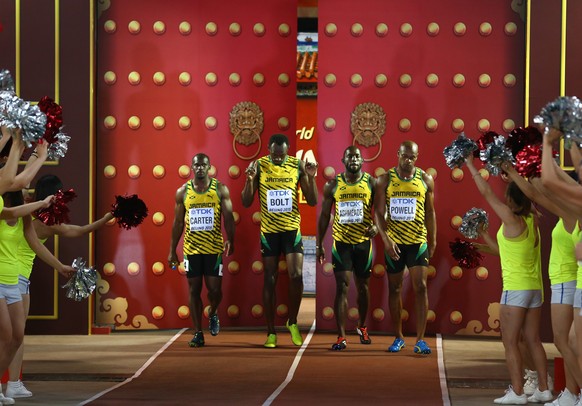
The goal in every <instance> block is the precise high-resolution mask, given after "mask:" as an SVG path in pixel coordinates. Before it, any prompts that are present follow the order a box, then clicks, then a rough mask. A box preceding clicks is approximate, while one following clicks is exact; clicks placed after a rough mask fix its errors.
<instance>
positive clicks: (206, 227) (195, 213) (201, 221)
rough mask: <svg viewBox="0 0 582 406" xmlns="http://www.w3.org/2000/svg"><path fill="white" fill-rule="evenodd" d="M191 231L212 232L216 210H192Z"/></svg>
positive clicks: (204, 208)
mask: <svg viewBox="0 0 582 406" xmlns="http://www.w3.org/2000/svg"><path fill="white" fill-rule="evenodd" d="M188 215H189V217H190V231H191V232H194V231H211V230H213V229H214V208H213V207H201V208H194V209H190V210H189V212H188Z"/></svg>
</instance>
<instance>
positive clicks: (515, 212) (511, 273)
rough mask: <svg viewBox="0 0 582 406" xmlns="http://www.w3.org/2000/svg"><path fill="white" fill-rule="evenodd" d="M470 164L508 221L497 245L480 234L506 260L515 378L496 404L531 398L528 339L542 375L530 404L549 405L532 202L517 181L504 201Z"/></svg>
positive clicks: (503, 317)
mask: <svg viewBox="0 0 582 406" xmlns="http://www.w3.org/2000/svg"><path fill="white" fill-rule="evenodd" d="M465 161H466V164H467V168H468V169H469V172H470V173H471V175H472V177H473V180H474V181H475V184H476V185H477V188H478V189H479V192H480V193H481V195H482V196H483V197H484V198H485V200H486V201H487V203H489V205H490V206H491V208H492V209H493V211H494V212H495V213H496V214H497V215H498V216H499V218H500V219H501V222H502V224H501V227H500V228H499V230H498V233H497V240H495V239H493V237H491V236H490V235H489V234H488V232H487V230H486V229H484V228H481V229H480V230H479V233H480V235H481V236H482V237H483V238H484V239H485V242H486V243H487V246H488V247H489V250H490V252H492V253H496V254H498V255H499V257H500V260H501V274H502V280H503V292H502V295H501V299H500V304H501V308H500V311H499V318H500V326H501V338H502V340H503V346H504V348H505V358H506V363H507V369H508V370H509V376H510V378H511V385H510V386H509V389H508V390H507V391H506V392H505V395H504V396H502V397H500V398H497V399H495V400H494V401H493V402H494V403H497V404H527V403H528V396H527V395H526V394H525V393H524V391H523V378H522V374H523V365H522V357H521V353H520V350H519V341H520V337H521V335H522V334H523V338H524V340H525V342H526V344H527V347H528V350H529V352H530V353H531V355H532V359H533V362H534V366H535V370H536V371H537V372H538V384H539V390H538V391H537V392H538V393H537V394H536V396H535V400H530V401H533V402H546V401H548V400H551V399H552V393H551V391H550V390H549V389H548V381H547V376H548V374H547V357H546V352H545V350H544V347H543V345H542V342H541V340H540V334H539V329H540V318H541V313H542V310H541V309H542V302H543V296H542V280H541V263H540V236H539V229H538V225H537V218H536V217H535V213H534V210H533V206H532V203H531V200H530V199H529V198H528V197H527V196H526V195H525V194H524V193H523V192H522V191H521V190H520V188H519V187H518V186H517V184H516V183H515V182H511V183H509V184H508V185H507V189H506V192H505V198H504V199H503V200H502V199H499V198H498V197H497V196H496V195H495V193H494V192H493V190H492V188H491V186H490V185H489V183H487V181H486V180H485V179H483V177H482V176H481V174H480V173H479V171H478V170H477V168H475V165H474V164H473V155H470V156H469V157H467V158H466V159H465Z"/></svg>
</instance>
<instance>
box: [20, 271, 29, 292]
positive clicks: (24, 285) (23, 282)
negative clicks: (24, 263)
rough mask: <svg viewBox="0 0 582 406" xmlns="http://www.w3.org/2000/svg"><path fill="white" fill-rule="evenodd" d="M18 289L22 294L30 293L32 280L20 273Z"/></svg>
mask: <svg viewBox="0 0 582 406" xmlns="http://www.w3.org/2000/svg"><path fill="white" fill-rule="evenodd" d="M18 289H19V290H20V294H21V295H30V280H28V278H26V277H24V276H22V275H18Z"/></svg>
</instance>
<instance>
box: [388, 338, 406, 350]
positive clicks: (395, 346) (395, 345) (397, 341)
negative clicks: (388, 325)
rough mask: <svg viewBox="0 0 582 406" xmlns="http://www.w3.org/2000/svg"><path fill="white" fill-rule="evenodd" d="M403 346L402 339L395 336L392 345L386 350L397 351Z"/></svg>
mask: <svg viewBox="0 0 582 406" xmlns="http://www.w3.org/2000/svg"><path fill="white" fill-rule="evenodd" d="M404 347H406V346H405V345H404V340H403V339H402V338H400V337H396V338H395V339H394V342H393V343H392V345H391V346H390V347H388V352H399V351H400V350H401V349H403V348H404Z"/></svg>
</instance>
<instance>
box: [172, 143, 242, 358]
mask: <svg viewBox="0 0 582 406" xmlns="http://www.w3.org/2000/svg"><path fill="white" fill-rule="evenodd" d="M209 169H210V158H208V156H207V155H206V154H196V155H195V156H194V158H192V172H193V173H194V179H191V180H189V181H188V182H186V183H184V184H183V185H182V187H180V188H179V189H178V191H177V192H176V204H175V206H174V223H173V225H172V240H171V242H170V254H169V255H168V262H169V264H170V267H171V268H172V269H176V268H177V266H178V264H179V261H178V256H177V255H176V248H177V246H178V242H179V241H180V237H181V236H182V233H183V231H184V225H186V233H185V234H184V268H185V269H186V276H187V278H188V286H189V287H190V313H191V315H192V322H193V323H194V328H195V332H194V337H193V338H192V340H191V341H190V343H189V344H190V347H202V346H204V334H203V333H202V310H203V306H202V299H201V297H200V294H201V292H202V279H203V278H204V282H205V283H206V288H207V289H208V301H209V302H210V310H209V311H208V316H209V319H210V322H209V330H210V334H212V335H213V336H215V335H217V334H218V332H219V331H220V322H219V319H218V313H217V311H218V306H219V304H220V301H221V300H222V255H223V254H224V255H226V256H229V255H230V254H232V253H233V252H234V229H235V225H234V217H233V214H232V202H231V200H230V192H229V190H228V188H227V187H226V185H224V184H222V183H220V182H219V181H218V180H216V179H214V178H210V177H209V176H208V170H209ZM221 219H223V220H224V229H225V231H226V238H227V239H226V241H223V238H222V224H221Z"/></svg>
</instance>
